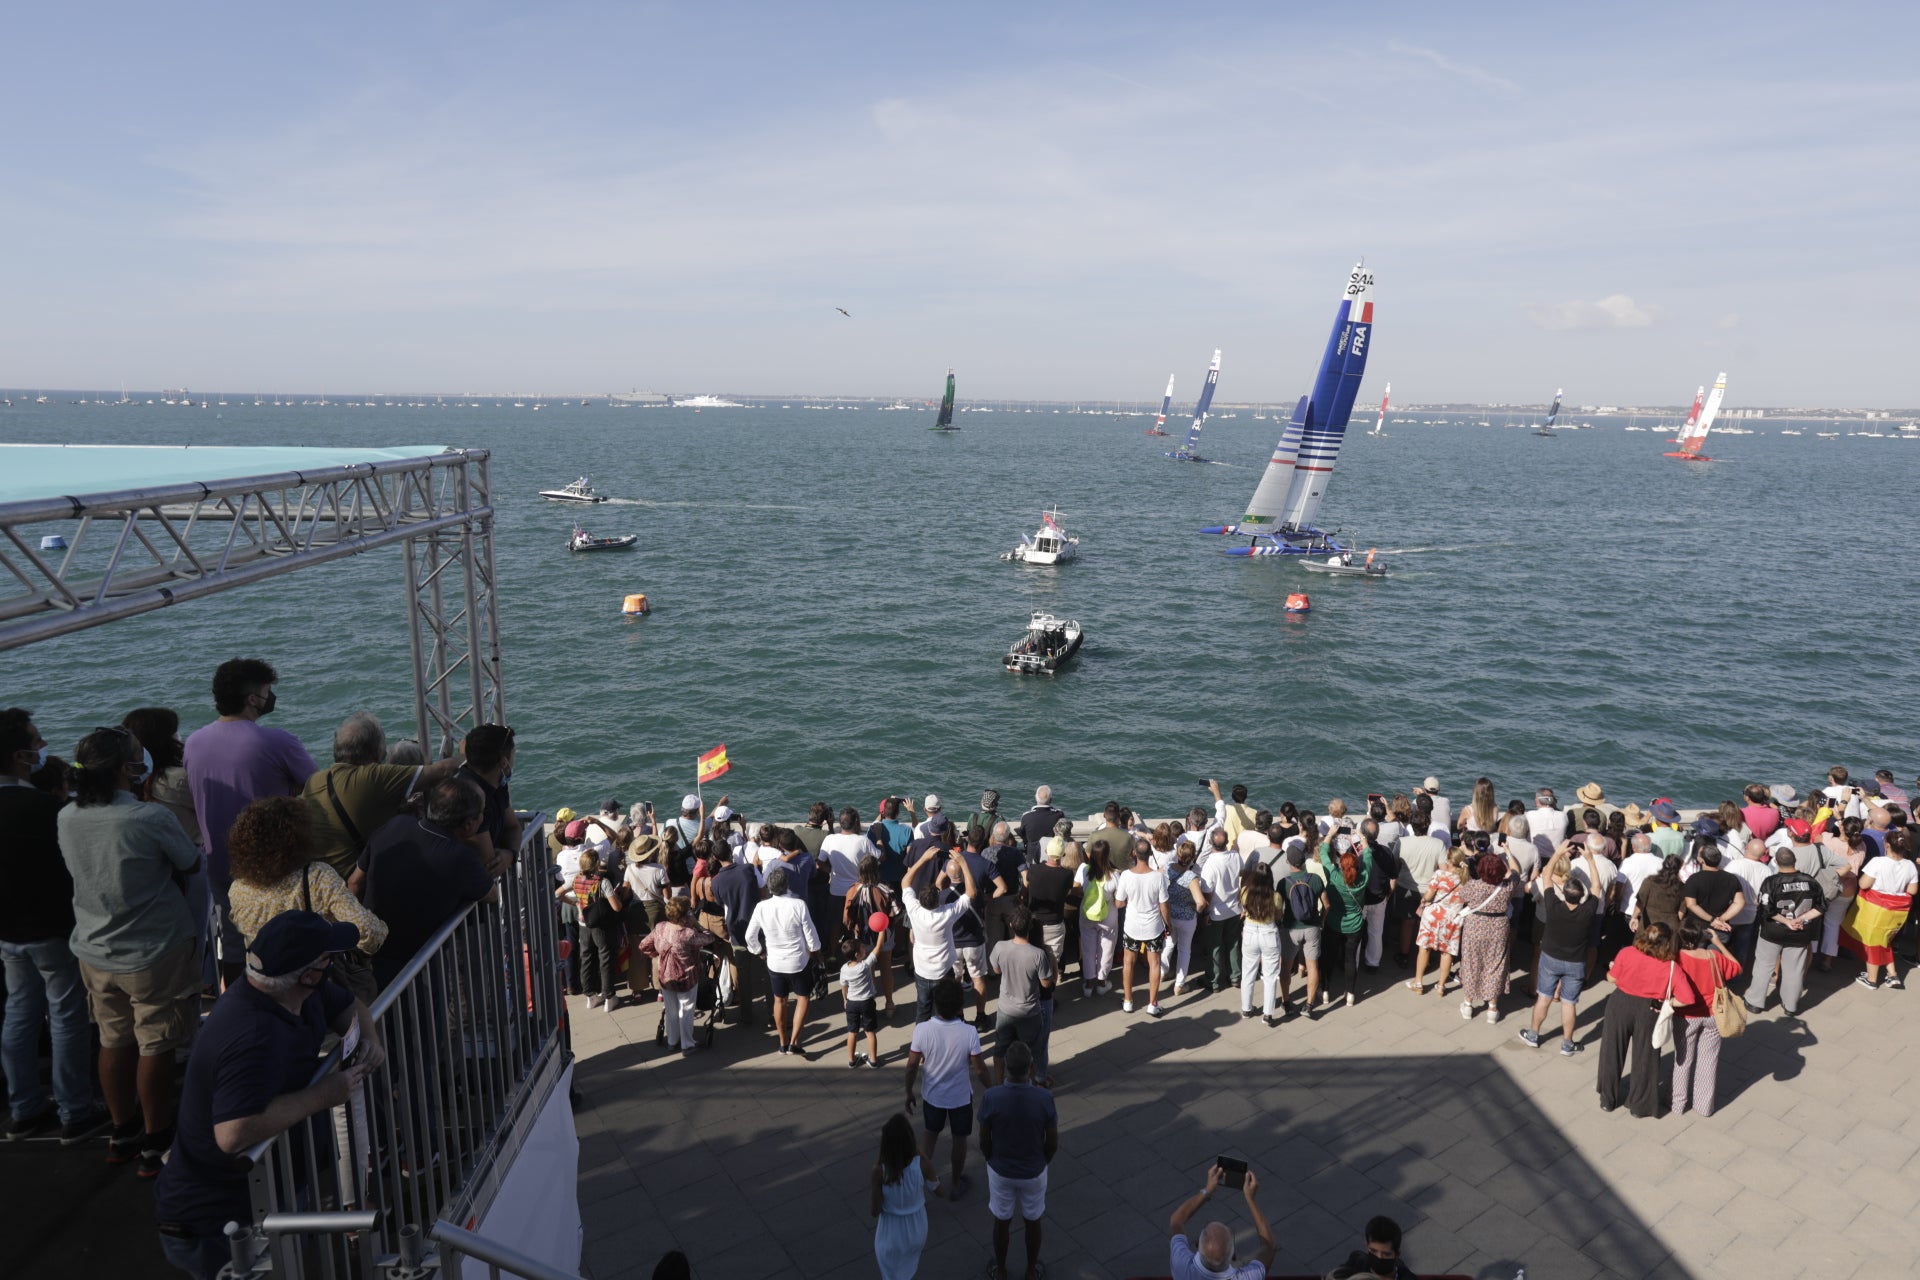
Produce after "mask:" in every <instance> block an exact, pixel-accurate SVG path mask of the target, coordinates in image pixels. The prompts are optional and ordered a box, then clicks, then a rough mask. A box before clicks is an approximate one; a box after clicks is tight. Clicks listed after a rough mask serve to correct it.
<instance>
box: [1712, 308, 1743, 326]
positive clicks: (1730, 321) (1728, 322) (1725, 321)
mask: <svg viewBox="0 0 1920 1280" xmlns="http://www.w3.org/2000/svg"><path fill="white" fill-rule="evenodd" d="M1713 327H1714V328H1716V329H1738V328H1739V327H1740V313H1739V312H1738V311H1729V312H1727V314H1725V315H1723V316H1721V317H1720V318H1719V319H1718V320H1715V321H1714V322H1713Z"/></svg>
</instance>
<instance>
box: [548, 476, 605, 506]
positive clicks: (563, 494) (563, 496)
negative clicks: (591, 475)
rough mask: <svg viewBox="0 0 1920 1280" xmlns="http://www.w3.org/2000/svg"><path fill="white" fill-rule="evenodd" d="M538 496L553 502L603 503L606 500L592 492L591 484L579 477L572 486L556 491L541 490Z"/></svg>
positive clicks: (562, 487)
mask: <svg viewBox="0 0 1920 1280" xmlns="http://www.w3.org/2000/svg"><path fill="white" fill-rule="evenodd" d="M540 496H541V497H543V498H550V499H552V500H553V501H554V502H605V501H606V499H605V498H603V497H601V496H600V495H599V494H597V493H595V492H594V491H593V482H592V481H591V480H589V479H587V477H585V476H581V477H580V478H579V479H578V480H575V481H574V482H573V483H572V484H567V485H561V486H560V487H559V488H558V489H542V490H541V491H540Z"/></svg>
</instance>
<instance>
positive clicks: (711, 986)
mask: <svg viewBox="0 0 1920 1280" xmlns="http://www.w3.org/2000/svg"><path fill="white" fill-rule="evenodd" d="M701 959H703V960H704V961H706V969H705V971H704V972H703V973H702V974H701V975H700V981H699V983H698V984H696V985H695V987H694V989H693V1028H694V1033H695V1034H696V1035H698V1034H699V1032H700V1031H701V1030H702V1029H705V1031H706V1038H705V1039H703V1040H702V1041H701V1042H700V1043H701V1044H702V1045H703V1046H704V1047H706V1048H708V1049H711V1048H713V1033H714V1030H715V1029H716V1028H717V1027H719V1025H720V1004H721V999H720V996H721V992H720V986H721V979H722V977H723V976H724V975H725V973H726V963H727V962H726V960H725V959H724V958H722V957H721V956H718V955H715V954H714V953H713V952H711V951H708V952H706V953H704V954H703V955H702V956H701ZM653 1042H654V1043H655V1044H657V1045H662V1046H664V1045H665V1044H666V1043H667V1005H666V1001H665V1000H662V1001H661V1002H660V1021H659V1022H658V1023H656V1024H655V1025H654V1028H653Z"/></svg>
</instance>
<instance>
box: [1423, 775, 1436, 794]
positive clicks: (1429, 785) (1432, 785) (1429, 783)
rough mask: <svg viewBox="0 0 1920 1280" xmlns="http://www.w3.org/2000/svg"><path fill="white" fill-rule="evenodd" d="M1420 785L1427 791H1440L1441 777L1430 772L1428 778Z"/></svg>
mask: <svg viewBox="0 0 1920 1280" xmlns="http://www.w3.org/2000/svg"><path fill="white" fill-rule="evenodd" d="M1420 785H1421V787H1422V788H1423V789H1425V790H1427V791H1438V790H1439V789H1440V779H1438V778H1436V777H1434V776H1433V775H1432V774H1428V775H1427V780H1426V781H1425V782H1423V783H1421V784H1420Z"/></svg>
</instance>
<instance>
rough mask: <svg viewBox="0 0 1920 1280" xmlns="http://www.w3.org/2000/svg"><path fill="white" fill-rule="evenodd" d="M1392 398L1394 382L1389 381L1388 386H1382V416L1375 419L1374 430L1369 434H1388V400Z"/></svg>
mask: <svg viewBox="0 0 1920 1280" xmlns="http://www.w3.org/2000/svg"><path fill="white" fill-rule="evenodd" d="M1392 398H1393V384H1392V383H1391V382H1389V383H1388V384H1387V385H1386V386H1384V387H1382V388H1380V416H1379V417H1378V418H1375V419H1374V420H1373V430H1371V431H1369V432H1367V434H1368V435H1370V436H1384V435H1385V434H1387V432H1386V426H1387V401H1388V400H1390V399H1392Z"/></svg>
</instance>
